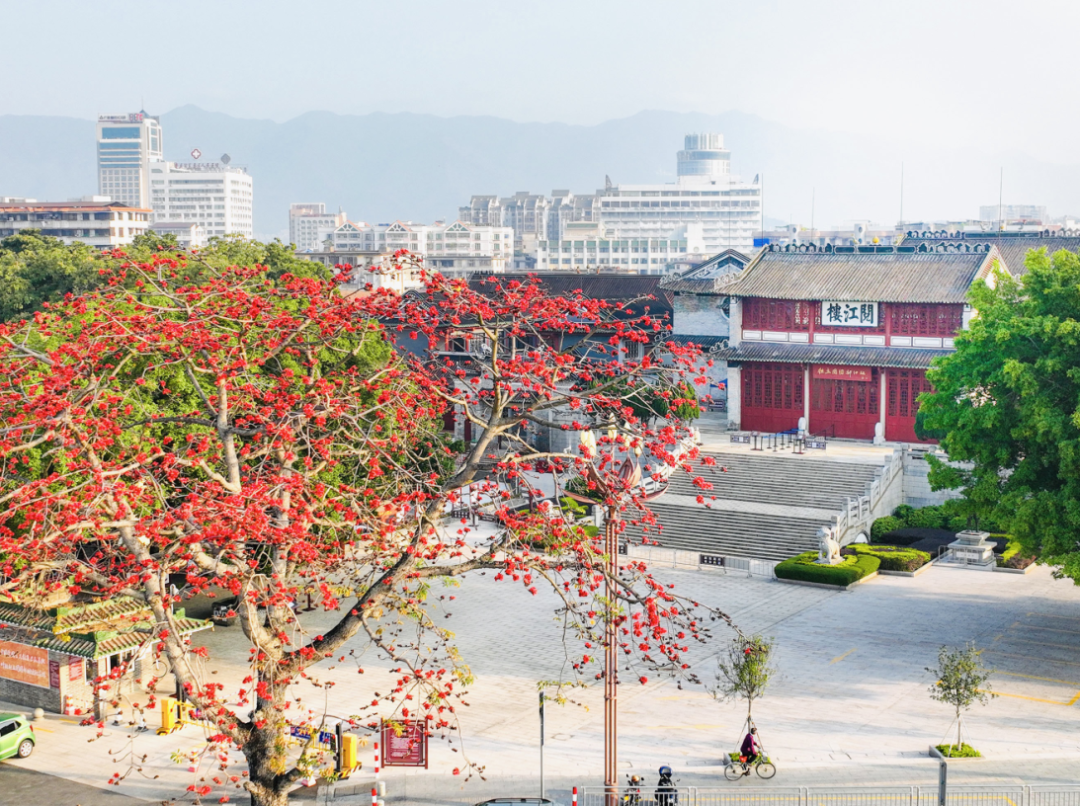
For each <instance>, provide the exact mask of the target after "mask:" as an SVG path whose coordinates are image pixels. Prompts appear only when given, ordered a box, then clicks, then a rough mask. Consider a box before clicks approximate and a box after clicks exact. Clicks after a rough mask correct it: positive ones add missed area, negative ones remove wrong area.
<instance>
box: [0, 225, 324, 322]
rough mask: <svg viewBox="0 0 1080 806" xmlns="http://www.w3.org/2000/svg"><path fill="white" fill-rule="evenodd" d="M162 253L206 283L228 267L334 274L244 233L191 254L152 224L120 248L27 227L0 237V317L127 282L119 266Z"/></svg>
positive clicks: (275, 273)
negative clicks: (98, 247)
mask: <svg viewBox="0 0 1080 806" xmlns="http://www.w3.org/2000/svg"><path fill="white" fill-rule="evenodd" d="M160 252H171V253H176V254H177V255H178V256H179V257H180V258H182V261H181V263H182V264H183V265H184V267H185V268H184V273H183V277H182V279H183V280H184V281H189V282H202V281H204V280H205V279H207V278H208V277H209V276H210V275H212V274H213V273H215V272H218V271H221V270H223V269H225V268H227V267H229V266H255V265H261V266H266V267H267V268H268V269H269V271H268V272H267V276H268V277H269V278H270V279H272V280H275V281H276V280H280V279H281V278H282V277H284V276H285V275H291V276H293V277H301V278H307V279H311V278H314V279H319V280H328V279H330V277H331V275H332V274H333V272H332V270H330V269H328V268H326V267H325V266H323V265H322V263H319V262H316V261H310V260H301V259H300V258H298V257H296V255H295V254H294V252H293V249H292V247H291V246H290V245H289V244H284V243H282V242H281V241H279V240H276V239H275V240H274V241H271V242H270V243H261V242H260V241H251V240H247V239H245V238H237V237H227V238H212V239H211V240H210V243H209V244H208V245H207V246H206V248H204V249H199V250H196V251H195V252H192V253H188V252H186V251H184V250H182V249H181V248H180V247H179V245H178V244H177V241H176V236H175V235H173V234H171V233H168V234H164V235H159V234H158V233H156V232H154V231H153V230H152V229H151V230H148V231H147V232H145V233H144V234H142V235H137V236H136V237H135V238H134V240H133V241H132V243H131V244H129V245H128V246H125V247H124V248H123V250H121V251H120V252H117V253H108V252H106V253H102V252H98V251H97V250H96V249H94V248H93V247H90V246H87V245H86V244H84V243H79V242H76V243H73V244H65V243H64V242H63V241H62V240H60V239H59V238H54V237H52V236H51V235H43V234H42V233H41V231H40V230H32V229H28V230H23V231H22V232H20V233H19V234H17V235H11V236H9V237H7V238H4V239H3V240H2V241H0V322H6V321H10V320H13V319H20V318H25V317H27V316H29V315H30V314H32V313H34V312H35V311H39V310H41V309H42V308H43V307H44V306H45V305H46V304H47V303H56V302H60V301H61V300H63V299H64V297H65V296H66V295H68V294H72V295H74V296H79V295H81V294H85V293H86V292H88V291H92V290H94V289H96V288H98V287H100V286H101V285H103V284H104V282H105V279H104V278H108V279H109V282H112V283H114V284H115V283H121V284H124V285H129V284H130V282H126V281H125V280H123V279H122V275H121V273H120V272H119V271H117V270H118V269H119V268H121V267H122V266H124V265H125V264H131V263H139V262H146V261H149V260H151V259H152V258H153V256H154V255H155V254H158V253H160Z"/></svg>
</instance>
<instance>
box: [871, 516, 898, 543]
mask: <svg viewBox="0 0 1080 806" xmlns="http://www.w3.org/2000/svg"><path fill="white" fill-rule="evenodd" d="M903 528H904V522H903V521H902V520H901V519H900V518H894V517H892V516H888V515H887V516H885V517H884V518H878V519H877V520H876V521H874V525H873V526H871V527H870V539H871V540H872V541H873V542H875V543H877V542H878V541H879V540H881V539H882V538H883V537H885V535H887V534H888V533H889V532H895V531H896V530H897V529H903Z"/></svg>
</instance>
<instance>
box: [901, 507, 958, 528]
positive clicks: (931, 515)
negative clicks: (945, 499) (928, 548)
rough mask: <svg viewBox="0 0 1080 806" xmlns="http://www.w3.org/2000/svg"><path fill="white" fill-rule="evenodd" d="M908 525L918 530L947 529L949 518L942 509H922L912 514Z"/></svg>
mask: <svg viewBox="0 0 1080 806" xmlns="http://www.w3.org/2000/svg"><path fill="white" fill-rule="evenodd" d="M906 525H907V526H914V527H915V528H917V529H947V528H949V516H948V515H947V514H946V513H945V512H943V511H942V508H941V507H921V508H920V509H916V510H915V511H914V512H912V513H911V516H910V517H909V518H908V520H907V524H906Z"/></svg>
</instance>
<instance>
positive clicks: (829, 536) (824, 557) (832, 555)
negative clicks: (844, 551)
mask: <svg viewBox="0 0 1080 806" xmlns="http://www.w3.org/2000/svg"><path fill="white" fill-rule="evenodd" d="M818 541H819V542H818V556H819V557H820V559H821V562H826V563H838V562H840V542H839V541H838V540H837V539H836V537H835V536H834V534H833V529H831V528H830V527H828V526H822V527H821V528H820V529H819V530H818Z"/></svg>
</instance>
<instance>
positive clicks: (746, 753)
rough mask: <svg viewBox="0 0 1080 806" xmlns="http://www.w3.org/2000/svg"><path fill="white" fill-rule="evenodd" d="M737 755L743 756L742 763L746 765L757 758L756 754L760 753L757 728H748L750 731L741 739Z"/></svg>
mask: <svg viewBox="0 0 1080 806" xmlns="http://www.w3.org/2000/svg"><path fill="white" fill-rule="evenodd" d="M739 755H740V756H742V757H743V759H744V760H743V763H744V764H746V765H750V764H753V763H754V762H755V761H757V760H758V756H760V755H761V745H760V744H758V738H757V728H750V732H749V733H747V734H746V738H744V739H743V740H742V747H740V748H739Z"/></svg>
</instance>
